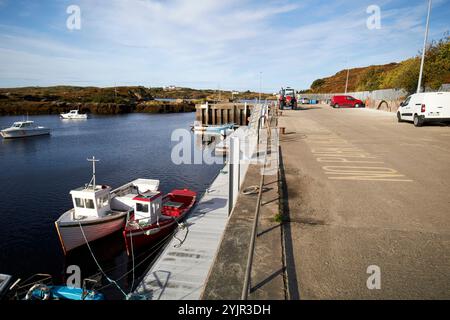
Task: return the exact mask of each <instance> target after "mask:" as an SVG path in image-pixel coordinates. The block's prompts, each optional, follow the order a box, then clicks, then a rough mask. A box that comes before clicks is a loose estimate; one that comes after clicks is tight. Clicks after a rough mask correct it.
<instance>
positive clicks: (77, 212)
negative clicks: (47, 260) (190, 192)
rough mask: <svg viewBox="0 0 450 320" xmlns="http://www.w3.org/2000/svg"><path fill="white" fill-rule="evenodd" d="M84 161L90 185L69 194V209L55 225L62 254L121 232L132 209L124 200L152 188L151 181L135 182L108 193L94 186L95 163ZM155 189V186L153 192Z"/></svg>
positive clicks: (103, 186)
mask: <svg viewBox="0 0 450 320" xmlns="http://www.w3.org/2000/svg"><path fill="white" fill-rule="evenodd" d="M88 160H89V161H92V166H93V176H92V179H91V181H90V182H89V184H87V185H85V186H83V187H80V188H77V189H74V190H72V191H70V194H71V196H72V202H73V208H72V209H70V210H69V211H67V212H65V213H63V214H62V215H61V216H60V217H59V219H58V220H57V221H56V222H55V226H56V230H57V232H58V236H59V240H60V242H61V246H62V248H63V251H64V254H67V252H69V251H70V250H72V249H75V248H77V247H81V246H83V245H85V244H86V243H88V242H92V241H95V240H97V239H100V238H103V237H105V236H108V235H110V234H112V233H114V232H116V231H119V230H122V229H123V228H124V227H125V221H126V220H127V217H129V215H130V214H131V213H132V212H133V208H134V206H129V205H128V200H131V199H132V198H134V197H135V196H136V195H137V194H139V193H143V192H146V191H148V190H150V189H152V190H153V189H154V188H155V183H154V180H147V179H138V180H135V181H132V182H130V183H127V184H125V185H124V186H122V187H120V188H118V189H116V190H113V191H111V187H109V186H106V185H97V184H96V182H95V162H97V161H99V160H96V159H95V158H92V159H88ZM158 186H159V182H158V184H157V185H156V189H157V188H158Z"/></svg>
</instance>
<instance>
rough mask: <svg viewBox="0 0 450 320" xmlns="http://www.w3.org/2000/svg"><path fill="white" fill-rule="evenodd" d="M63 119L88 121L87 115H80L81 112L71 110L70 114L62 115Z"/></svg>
mask: <svg viewBox="0 0 450 320" xmlns="http://www.w3.org/2000/svg"><path fill="white" fill-rule="evenodd" d="M60 116H61V118H63V119H87V114H85V113H79V110H70V111H69V112H68V113H61V114H60Z"/></svg>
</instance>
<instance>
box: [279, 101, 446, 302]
mask: <svg viewBox="0 0 450 320" xmlns="http://www.w3.org/2000/svg"><path fill="white" fill-rule="evenodd" d="M279 125H280V127H286V134H285V135H282V136H280V140H281V161H282V163H283V166H282V171H283V173H284V174H283V178H284V179H285V180H286V182H287V185H286V188H287V190H286V191H287V196H286V200H287V201H286V202H287V208H286V215H287V216H288V217H287V219H289V222H288V223H286V224H285V227H284V228H285V231H286V232H285V242H286V245H285V247H286V260H287V262H288V265H287V273H288V279H289V281H288V282H289V295H290V297H291V298H293V299H296V298H297V299H298V298H300V299H380V298H383V299H396V298H398V299H448V298H450V126H446V125H430V126H425V127H422V128H416V127H414V126H413V125H412V124H410V123H397V120H396V118H395V113H388V112H382V111H376V110H369V109H332V108H330V107H329V106H326V105H317V106H310V107H308V108H307V109H306V110H296V111H294V110H284V111H283V116H282V117H280V119H279ZM373 265H375V266H377V267H379V268H380V272H381V273H380V275H381V277H380V279H381V288H380V289H373V290H369V289H368V287H367V279H368V277H369V276H370V274H369V273H367V271H368V267H369V266H373Z"/></svg>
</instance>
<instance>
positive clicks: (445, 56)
mask: <svg viewBox="0 0 450 320" xmlns="http://www.w3.org/2000/svg"><path fill="white" fill-rule="evenodd" d="M420 57H421V54H420V53H419V54H418V55H417V56H416V57H413V58H410V59H407V60H404V61H402V62H400V63H390V64H386V65H379V66H369V67H365V68H354V69H350V76H349V83H348V91H372V90H379V89H391V88H394V89H405V90H406V91H408V92H409V93H413V92H415V91H416V89H417V81H418V78H419V69H420ZM346 76H347V71H346V70H342V71H339V72H338V73H336V74H335V75H334V76H332V77H328V78H323V79H317V80H315V81H313V83H312V84H311V88H310V89H309V90H308V92H310V93H332V92H343V91H344V88H345V80H346ZM422 83H423V86H424V87H426V88H430V89H432V90H437V89H439V87H440V86H441V85H442V84H443V83H450V37H449V36H446V37H445V38H443V39H441V40H440V41H434V42H432V43H431V44H430V45H429V46H428V48H427V51H426V54H425V65H424V71H423V79H422Z"/></svg>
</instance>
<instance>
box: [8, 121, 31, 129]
mask: <svg viewBox="0 0 450 320" xmlns="http://www.w3.org/2000/svg"><path fill="white" fill-rule="evenodd" d="M32 127H34V121H18V122H14V123H13V125H12V128H22V129H24V128H32Z"/></svg>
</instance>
